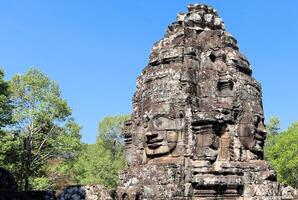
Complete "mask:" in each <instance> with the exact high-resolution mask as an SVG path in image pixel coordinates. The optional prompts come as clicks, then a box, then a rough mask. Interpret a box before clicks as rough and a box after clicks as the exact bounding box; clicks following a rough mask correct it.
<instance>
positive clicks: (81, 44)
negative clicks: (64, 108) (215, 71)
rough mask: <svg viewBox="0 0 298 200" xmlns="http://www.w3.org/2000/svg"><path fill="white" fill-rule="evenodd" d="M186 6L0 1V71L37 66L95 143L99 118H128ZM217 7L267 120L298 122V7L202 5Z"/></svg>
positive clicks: (167, 0)
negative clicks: (150, 64) (144, 75)
mask: <svg viewBox="0 0 298 200" xmlns="http://www.w3.org/2000/svg"><path fill="white" fill-rule="evenodd" d="M194 2H195V1H184V0H179V1H178V0H177V1H173V0H142V1H137V0H127V1H120V0H119V1H112V0H110V1H103V0H97V1H92V0H88V1H76V0H63V1H61V0H51V1H50V0H45V1H40V0H36V1H34V0H27V1H21V0H19V1H15V0H10V1H1V2H0V26H1V28H0V66H1V67H2V68H3V69H4V71H5V73H6V79H10V78H11V76H13V75H14V74H16V73H25V72H26V71H27V70H28V68H29V67H31V66H35V67H38V68H39V69H41V70H42V71H43V72H44V73H46V74H47V75H48V76H49V77H50V78H51V79H53V80H55V81H56V82H57V83H58V84H59V86H60V88H61V90H62V93H63V97H64V98H65V99H66V100H67V101H68V103H69V104H70V106H71V107H72V109H73V116H74V117H75V119H76V120H77V122H78V123H79V124H80V125H81V126H82V127H83V129H82V134H83V141H84V142H88V143H92V142H95V138H96V134H97V126H98V122H99V120H101V119H102V118H103V117H104V116H107V115H115V114H122V113H130V112H131V97H132V95H133V93H134V90H135V81H136V78H137V76H138V75H139V74H140V72H141V70H142V69H143V68H144V67H145V66H146V64H147V61H148V55H149V52H150V49H151V47H152V45H153V43H154V42H156V41H158V40H159V39H160V38H161V37H162V36H163V34H164V30H165V28H166V27H167V25H168V24H170V23H171V22H173V21H174V20H175V18H176V14H177V13H178V12H183V11H186V5H187V4H189V3H194ZM200 3H206V4H210V5H212V6H214V7H215V8H216V9H217V10H218V11H219V14H220V16H221V17H222V18H223V20H224V21H225V24H226V27H227V30H228V31H229V32H230V33H231V34H232V35H234V36H235V37H236V38H237V40H238V43H239V46H240V49H241V51H242V52H243V53H244V54H245V55H246V56H247V57H248V59H249V61H250V62H251V64H252V65H253V69H254V71H253V75H254V77H255V78H256V79H257V80H258V81H259V82H260V83H261V84H262V86H263V92H264V94H263V95H264V102H263V103H264V109H265V115H266V117H267V118H268V117H269V116H279V117H280V118H281V120H282V128H283V129H285V128H286V127H287V126H288V125H289V124H291V123H292V122H294V121H298V101H297V99H298V76H297V75H298V58H297V57H298V12H297V8H298V1H290V0H284V1H278V0H276V1H269V0H267V1H265V0H264V1H260V0H250V1H239V0H229V1H218V0H217V1H216V0H213V1H212V0H208V1H207V0H206V1H200Z"/></svg>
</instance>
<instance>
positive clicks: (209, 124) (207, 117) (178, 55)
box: [117, 4, 298, 200]
mask: <svg viewBox="0 0 298 200" xmlns="http://www.w3.org/2000/svg"><path fill="white" fill-rule="evenodd" d="M123 135H124V138H125V147H126V159H127V161H128V165H129V168H128V169H127V170H126V171H125V172H123V173H122V174H121V176H120V179H121V183H120V185H119V187H118V188H117V198H118V199H119V200H138V199H148V200H149V199H154V200H156V199H158V200H163V199H174V200H176V199H177V200H178V199H179V200H182V199H193V200H199V199H225V200H232V199H233V200H234V199H235V200H236V199H237V200H244V199H247V200H248V199H256V200H257V199H259V200H265V199H268V200H269V199H276V200H277V199H297V198H298V197H297V196H295V195H297V193H296V191H295V190H294V189H293V188H291V187H290V186H286V185H283V184H281V183H278V182H277V181H276V173H275V171H274V170H273V169H272V168H271V167H270V165H269V164H268V163H267V162H266V161H264V152H263V147H264V141H265V138H266V130H265V125H264V113H263V106H262V88H261V85H260V84H259V83H258V82H257V81H256V80H255V79H254V78H253V77H252V67H251V65H250V63H249V61H248V60H247V58H246V57H245V56H244V55H243V54H242V53H241V52H240V51H239V48H238V46H237V41H236V39H235V38H234V37H233V36H232V35H231V34H230V33H228V32H227V31H226V30H225V25H224V23H223V21H222V19H221V18H220V17H219V16H218V14H217V11H216V10H215V9H213V8H212V7H210V6H207V5H199V4H193V5H189V6H188V12H187V13H179V14H178V16H177V21H176V22H174V23H172V24H171V25H169V26H168V28H167V31H166V34H165V36H164V37H163V38H162V39H161V40H160V41H159V42H157V43H156V44H154V47H153V49H152V51H151V54H150V58H149V63H148V66H146V67H145V69H144V70H143V72H142V74H141V75H140V76H139V78H138V79H137V89H136V92H135V94H134V97H133V114H132V118H131V120H129V121H127V122H126V123H125V127H124V131H123Z"/></svg>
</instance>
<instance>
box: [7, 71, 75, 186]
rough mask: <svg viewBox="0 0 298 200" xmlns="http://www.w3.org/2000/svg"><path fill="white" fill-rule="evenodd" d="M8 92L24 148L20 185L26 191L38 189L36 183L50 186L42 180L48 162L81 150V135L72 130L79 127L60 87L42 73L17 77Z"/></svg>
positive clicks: (15, 128)
mask: <svg viewBox="0 0 298 200" xmlns="http://www.w3.org/2000/svg"><path fill="white" fill-rule="evenodd" d="M9 89H10V92H11V100H12V104H13V106H14V109H13V113H12V120H13V122H14V125H13V126H12V128H11V129H12V130H13V131H14V132H15V133H16V134H17V137H18V139H19V142H20V144H21V145H20V151H19V152H20V163H21V169H20V172H19V174H18V176H17V178H18V181H19V185H20V187H21V188H22V189H25V190H28V189H32V188H34V187H35V188H36V183H37V182H41V183H42V184H43V185H47V184H45V181H44V179H41V178H42V177H43V176H44V174H45V170H46V167H45V165H46V164H47V162H48V161H49V159H51V158H55V157H61V156H64V155H67V154H71V153H73V152H75V151H76V150H77V149H78V148H79V146H80V145H79V144H80V142H79V141H80V134H79V133H78V132H77V131H75V132H73V131H72V130H73V129H72V128H71V127H72V126H75V127H77V128H76V129H79V127H78V125H77V124H76V123H75V122H74V120H73V119H72V118H71V109H70V107H69V106H68V104H67V102H66V101H65V100H64V99H62V97H61V91H60V89H59V87H58V85H57V84H56V83H55V82H53V81H51V80H50V79H49V78H48V77H47V76H46V75H45V74H43V73H42V72H41V71H39V70H37V69H35V68H31V69H29V71H28V72H27V73H26V74H24V75H19V74H18V75H15V76H14V77H13V78H12V79H11V81H10V82H9ZM34 179H37V180H34ZM31 183H32V184H31ZM38 189H40V188H38Z"/></svg>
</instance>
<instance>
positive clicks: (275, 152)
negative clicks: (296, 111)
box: [265, 117, 298, 188]
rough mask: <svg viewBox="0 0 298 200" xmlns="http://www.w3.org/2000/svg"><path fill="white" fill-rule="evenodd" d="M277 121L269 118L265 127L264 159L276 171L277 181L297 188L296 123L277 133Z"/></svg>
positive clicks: (297, 144)
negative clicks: (266, 136)
mask: <svg viewBox="0 0 298 200" xmlns="http://www.w3.org/2000/svg"><path fill="white" fill-rule="evenodd" d="M279 130H280V128H279V119H278V118H276V117H275V118H271V119H270V122H269V124H268V125H267V132H268V138H267V141H266V145H265V159H266V160H268V161H269V162H270V163H271V164H272V165H273V166H274V168H275V169H276V171H277V175H278V177H277V178H278V181H280V182H283V183H286V184H289V185H291V186H293V187H296V188H297V187H298V122H296V123H293V124H292V125H291V126H290V127H289V128H288V129H287V130H286V131H282V132H279Z"/></svg>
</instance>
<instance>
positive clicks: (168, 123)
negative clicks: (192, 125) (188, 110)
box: [142, 106, 185, 156]
mask: <svg viewBox="0 0 298 200" xmlns="http://www.w3.org/2000/svg"><path fill="white" fill-rule="evenodd" d="M164 107H165V106H157V107H155V108H153V109H151V112H146V113H145V114H144V116H143V119H142V121H143V128H144V134H145V135H144V146H145V152H146V154H147V156H152V155H165V154H169V153H171V152H172V151H173V150H174V149H175V148H176V146H177V143H178V137H179V134H180V133H181V131H182V130H183V128H184V126H185V121H184V116H183V115H182V114H181V113H180V115H179V113H177V115H175V114H176V113H175V111H171V112H172V113H170V110H168V109H164ZM166 107H167V106H166Z"/></svg>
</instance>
